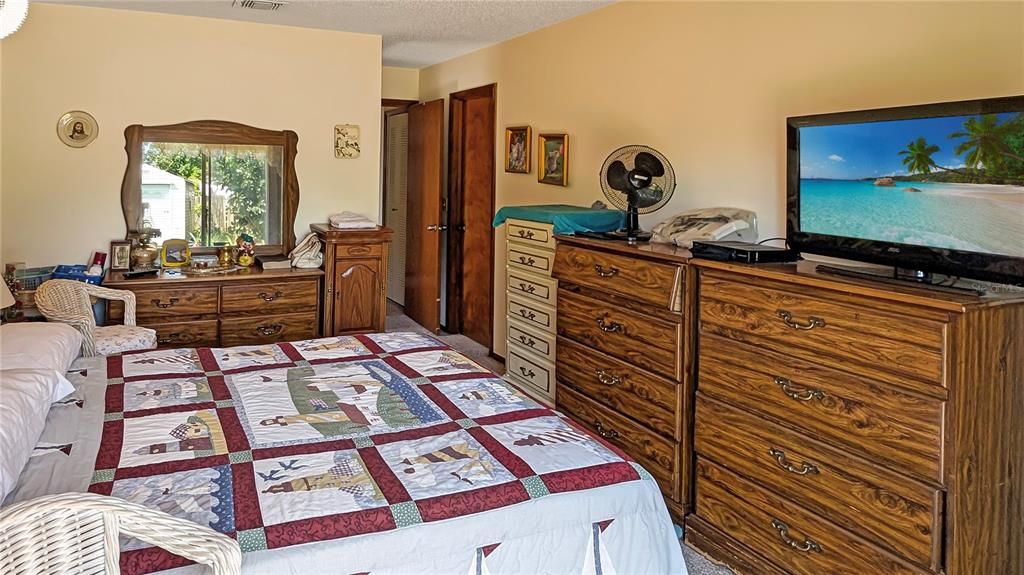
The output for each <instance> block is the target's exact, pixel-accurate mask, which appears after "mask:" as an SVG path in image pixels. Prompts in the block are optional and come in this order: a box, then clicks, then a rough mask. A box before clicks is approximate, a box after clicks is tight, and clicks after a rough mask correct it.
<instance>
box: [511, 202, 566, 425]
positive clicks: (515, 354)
mask: <svg viewBox="0 0 1024 575" xmlns="http://www.w3.org/2000/svg"><path fill="white" fill-rule="evenodd" d="M505 239H506V240H507V242H508V244H507V247H506V251H505V297H506V298H507V299H506V310H507V312H508V318H507V322H506V326H505V331H506V343H507V346H508V347H507V351H506V357H505V366H506V373H505V378H506V379H508V380H509V381H511V382H512V383H513V384H514V385H516V386H517V387H519V388H520V389H522V390H523V391H525V392H527V393H529V394H530V395H531V396H533V397H534V398H536V399H538V400H540V401H542V402H544V403H546V404H548V405H554V404H555V350H556V347H557V346H556V344H555V321H556V317H557V306H558V282H557V281H556V280H555V279H554V278H552V277H551V269H552V267H553V265H554V260H555V234H554V231H553V229H552V225H551V224H547V223H541V222H532V221H527V220H514V219H510V220H508V222H507V223H506V224H505Z"/></svg>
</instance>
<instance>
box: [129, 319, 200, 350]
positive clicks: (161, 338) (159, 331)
mask: <svg viewBox="0 0 1024 575" xmlns="http://www.w3.org/2000/svg"><path fill="white" fill-rule="evenodd" d="M145 327H148V328H151V329H155V330H156V343H157V345H158V346H160V347H215V346H217V345H218V340H217V336H218V330H217V320H215V319H208V320H200V321H181V322H175V323H148V324H146V325H145Z"/></svg>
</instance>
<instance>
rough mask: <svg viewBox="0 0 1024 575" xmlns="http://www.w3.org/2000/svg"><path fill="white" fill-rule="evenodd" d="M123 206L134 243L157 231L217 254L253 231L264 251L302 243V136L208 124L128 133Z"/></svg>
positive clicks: (200, 251)
mask: <svg viewBox="0 0 1024 575" xmlns="http://www.w3.org/2000/svg"><path fill="white" fill-rule="evenodd" d="M124 134H125V151H126V152H127V153H128V166H127V169H126V170H125V174H124V181H123V183H122V186H121V208H122V210H123V212H124V220H125V226H126V228H127V230H128V237H129V238H137V237H139V236H140V235H143V234H144V230H147V229H152V228H155V229H158V230H160V237H161V238H162V239H164V240H167V239H183V240H186V241H187V242H188V244H189V246H190V247H191V250H192V253H193V254H203V253H213V252H214V251H215V249H216V248H215V246H216V245H217V244H228V245H234V243H235V238H237V237H238V236H239V235H241V234H243V233H244V234H250V235H252V236H253V238H254V239H255V241H256V244H257V253H259V254H265V255H275V254H286V253H288V252H289V251H291V249H292V248H293V247H294V246H295V213H296V210H297V208H298V204H299V185H298V180H297V178H296V176H295V153H296V144H297V141H298V136H297V135H296V134H295V132H292V131H288V130H283V131H274V130H264V129H261V128H254V127H252V126H246V125H243V124H237V123H234V122H223V121H214V120H204V121H197V122H186V123H183V124H174V125H168V126H142V125H132V126H128V128H126V129H125V133H124Z"/></svg>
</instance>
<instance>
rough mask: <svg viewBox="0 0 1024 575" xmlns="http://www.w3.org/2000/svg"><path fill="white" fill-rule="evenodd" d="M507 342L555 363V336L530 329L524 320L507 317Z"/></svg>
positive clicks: (547, 332)
mask: <svg viewBox="0 0 1024 575" xmlns="http://www.w3.org/2000/svg"><path fill="white" fill-rule="evenodd" d="M506 323H507V325H506V328H505V329H506V333H507V335H508V341H510V342H514V343H516V344H518V345H522V346H523V348H526V349H529V350H530V351H532V352H533V353H535V354H537V355H538V356H540V357H541V358H542V359H544V360H547V361H550V362H554V361H555V334H553V333H551V332H549V331H539V330H537V329H536V328H533V327H530V326H529V325H527V323H526V322H525V321H524V320H521V319H518V318H515V317H511V316H510V317H509V320H508V322H506Z"/></svg>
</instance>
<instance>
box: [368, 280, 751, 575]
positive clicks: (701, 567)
mask: <svg viewBox="0 0 1024 575" xmlns="http://www.w3.org/2000/svg"><path fill="white" fill-rule="evenodd" d="M387 327H388V331H416V332H420V333H430V332H429V331H428V330H427V329H426V328H424V327H423V326H421V325H420V324H418V323H416V322H414V321H413V320H412V319H411V318H410V317H409V316H407V315H405V313H403V310H402V307H401V306H399V305H398V304H396V303H394V302H392V301H390V300H389V301H388V317H387ZM433 335H434V337H437V338H438V339H440V340H441V341H443V342H445V343H446V344H447V345H448V346H449V347H451V348H452V349H454V350H456V351H458V352H459V353H461V354H463V355H465V356H466V357H468V358H469V359H472V360H473V361H475V362H477V363H478V364H480V365H482V366H483V367H486V368H487V369H489V370H491V371H493V372H494V373H497V374H502V373H505V364H503V363H502V362H500V361H498V360H496V359H494V358H493V357H491V356H490V353H489V351H488V349H487V348H486V347H485V346H483V345H480V344H479V343H477V342H475V341H473V340H471V339H469V338H468V337H466V336H464V335H459V334H456V335H451V334H447V333H444V332H441V333H440V334H433ZM680 545H681V546H682V548H683V558H684V559H686V569H687V571H689V574H688V575H733V573H732V571H730V570H729V569H726V568H725V567H722V566H720V565H715V564H714V563H712V562H711V561H708V560H707V559H705V558H704V557H703V556H701V555H700V554H699V553H697V552H696V551H695V550H694V549H692V548H691V547H690V546H689V545H687V544H686V543H683V542H682V541H680Z"/></svg>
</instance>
